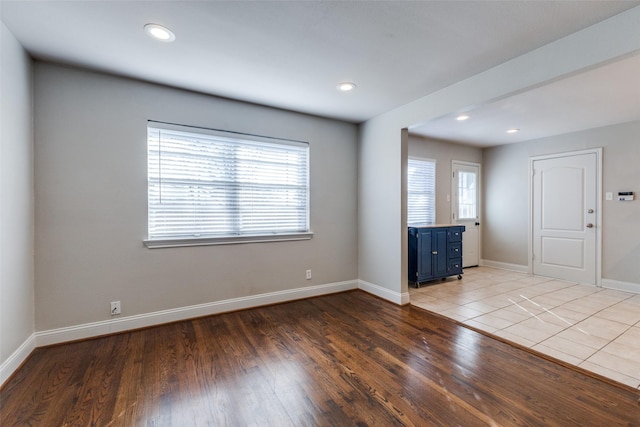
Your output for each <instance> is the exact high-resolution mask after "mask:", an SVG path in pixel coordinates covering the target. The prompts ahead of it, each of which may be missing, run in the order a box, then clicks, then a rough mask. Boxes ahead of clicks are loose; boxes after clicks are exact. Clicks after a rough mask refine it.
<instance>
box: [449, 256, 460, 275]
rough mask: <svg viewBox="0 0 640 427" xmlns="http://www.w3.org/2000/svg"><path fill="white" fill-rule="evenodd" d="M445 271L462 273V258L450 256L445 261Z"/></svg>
mask: <svg viewBox="0 0 640 427" xmlns="http://www.w3.org/2000/svg"><path fill="white" fill-rule="evenodd" d="M447 272H448V273H450V274H453V273H458V274H460V273H462V258H452V259H450V260H448V261H447Z"/></svg>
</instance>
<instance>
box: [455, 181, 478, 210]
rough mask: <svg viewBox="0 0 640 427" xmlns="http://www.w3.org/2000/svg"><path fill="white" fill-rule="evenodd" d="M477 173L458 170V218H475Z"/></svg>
mask: <svg viewBox="0 0 640 427" xmlns="http://www.w3.org/2000/svg"><path fill="white" fill-rule="evenodd" d="M476 197H477V175H476V173H475V172H465V171H459V172H458V219H475V218H477V216H478V215H477V212H476V206H477V203H476Z"/></svg>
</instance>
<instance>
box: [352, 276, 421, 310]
mask: <svg viewBox="0 0 640 427" xmlns="http://www.w3.org/2000/svg"><path fill="white" fill-rule="evenodd" d="M358 289H361V290H363V291H365V292H368V293H370V294H372V295H375V296H377V297H380V298H382V299H384V300H387V301H390V302H392V303H394V304H398V305H406V304H409V292H408V291H407V292H403V293H400V292H395V291H392V290H390V289H387V288H384V287H382V286H379V285H374V284H373V283H369V282H366V281H364V280H358Z"/></svg>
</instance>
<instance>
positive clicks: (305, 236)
mask: <svg viewBox="0 0 640 427" xmlns="http://www.w3.org/2000/svg"><path fill="white" fill-rule="evenodd" d="M312 237H313V233H312V232H308V233H292V234H269V235H264V236H241V237H205V238H185V239H165V240H160V239H157V240H144V241H143V242H144V245H145V246H146V247H147V248H149V249H162V248H181V247H185V246H214V245H236V244H240V243H267V242H287V241H295V240H310V239H311V238H312Z"/></svg>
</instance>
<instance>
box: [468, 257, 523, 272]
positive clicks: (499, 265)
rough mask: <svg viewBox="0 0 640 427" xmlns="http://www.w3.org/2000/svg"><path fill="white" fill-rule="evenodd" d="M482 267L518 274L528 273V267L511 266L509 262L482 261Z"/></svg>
mask: <svg viewBox="0 0 640 427" xmlns="http://www.w3.org/2000/svg"><path fill="white" fill-rule="evenodd" d="M480 265H481V266H482V267H492V268H500V269H502V270H511V271H517V272H518V273H525V274H526V273H528V272H529V266H528V265H520V264H509V263H508V262H500V261H491V260H490V259H481V260H480Z"/></svg>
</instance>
